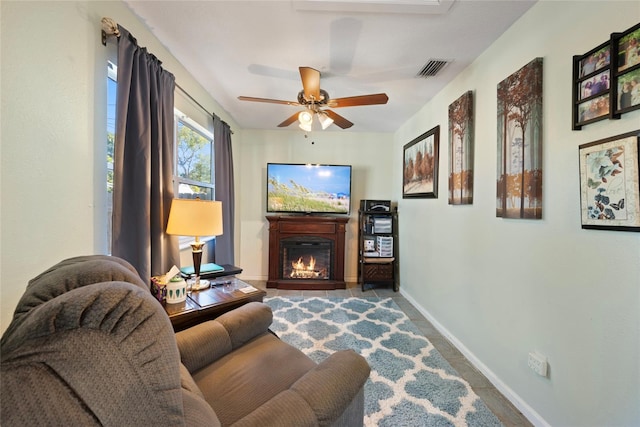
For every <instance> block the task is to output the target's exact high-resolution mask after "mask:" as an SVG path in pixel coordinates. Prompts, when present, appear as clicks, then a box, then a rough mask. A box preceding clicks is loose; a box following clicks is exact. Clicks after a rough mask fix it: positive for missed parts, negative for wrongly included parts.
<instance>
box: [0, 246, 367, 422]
mask: <svg viewBox="0 0 640 427" xmlns="http://www.w3.org/2000/svg"><path fill="white" fill-rule="evenodd" d="M271 322H272V313H271V309H270V308H269V307H268V306H267V305H265V304H262V303H250V304H247V305H244V306H242V307H240V308H238V309H236V310H233V311H231V312H229V313H226V314H224V315H222V316H220V317H219V318H218V319H216V320H213V321H208V322H204V323H202V324H199V325H196V326H194V327H192V328H190V329H187V330H185V331H182V332H179V333H177V334H174V332H173V329H172V327H171V323H170V321H169V318H168V316H167V315H166V312H165V311H164V309H163V307H162V306H161V305H160V303H159V302H158V301H157V300H155V299H154V298H153V296H152V295H151V293H150V292H149V289H148V285H147V284H145V283H144V282H143V281H141V280H140V277H139V276H138V274H137V272H136V271H135V269H134V268H133V267H131V265H130V264H128V263H127V262H125V261H123V260H121V259H118V258H115V257H108V256H99V255H94V256H85V257H77V258H71V259H68V260H65V261H62V262H60V263H59V264H56V265H55V266H53V267H52V268H50V269H49V270H47V271H45V272H44V273H42V274H41V275H39V276H37V277H36V278H34V279H32V280H31V281H30V282H29V285H28V286H27V289H26V291H25V293H24V295H23V297H22V298H21V300H20V302H19V303H18V306H17V308H16V310H15V313H14V318H13V321H12V322H11V324H10V325H9V327H8V328H7V330H6V331H5V333H4V335H3V336H2V340H1V341H0V352H1V355H0V361H1V372H0V375H1V376H0V424H1V425H3V426H5V427H7V426H26V425H83V426H84V425H104V426H152V425H153V426H160V425H172V426H173V425H186V426H201V425H202V426H221V425H222V426H227V425H234V426H296V427H297V426H317V425H342V426H355V425H362V421H363V413H364V397H363V396H364V395H363V387H364V383H365V382H366V380H367V378H368V376H369V366H368V364H367V362H366V361H365V360H364V358H362V357H361V356H359V355H357V354H356V353H355V352H353V351H351V350H347V351H342V352H337V353H334V354H333V355H331V356H330V357H328V358H327V359H326V360H325V361H324V362H322V363H320V364H316V363H315V362H313V361H312V360H311V359H309V358H308V357H307V356H305V355H304V354H303V353H302V352H300V351H299V350H297V349H296V348H294V347H292V346H290V345H288V344H286V343H284V342H282V341H281V340H279V339H278V338H277V337H276V336H275V335H273V334H271V333H270V332H269V330H268V328H269V326H270V324H271Z"/></svg>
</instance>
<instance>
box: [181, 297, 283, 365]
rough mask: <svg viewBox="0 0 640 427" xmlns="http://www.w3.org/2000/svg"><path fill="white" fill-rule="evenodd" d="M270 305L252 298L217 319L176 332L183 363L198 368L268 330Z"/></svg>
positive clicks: (271, 319) (270, 314) (271, 315)
mask: <svg viewBox="0 0 640 427" xmlns="http://www.w3.org/2000/svg"><path fill="white" fill-rule="evenodd" d="M272 321H273V313H272V312H271V308H270V307H269V306H268V305H266V304H263V303H260V302H250V303H248V304H245V305H243V306H241V307H238V308H236V309H235V310H232V311H230V312H228V313H225V314H223V315H222V316H220V317H218V318H217V319H215V320H210V321H208V322H203V323H200V324H199V325H196V326H193V327H191V328H189V329H185V330H184V331H180V332H177V333H176V339H177V342H178V349H179V351H180V358H181V359H182V363H183V364H184V365H185V366H186V367H187V369H188V370H189V372H191V373H193V372H196V371H198V370H200V369H202V368H203V367H205V366H207V365H209V364H211V363H213V362H214V361H216V360H218V359H219V358H221V357H222V356H224V355H225V354H228V353H230V352H231V351H233V350H234V349H236V348H238V347H240V346H242V345H243V344H244V343H246V342H247V341H249V340H251V339H253V338H255V337H257V336H259V335H262V334H264V333H266V332H268V331H269V326H270V325H271V322H272Z"/></svg>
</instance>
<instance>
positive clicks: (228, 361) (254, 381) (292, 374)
mask: <svg viewBox="0 0 640 427" xmlns="http://www.w3.org/2000/svg"><path fill="white" fill-rule="evenodd" d="M315 366H316V364H315V362H313V361H312V360H311V359H309V358H308V357H307V356H305V355H304V353H302V352H301V351H300V350H298V349H296V348H294V347H292V346H290V345H288V344H286V343H284V342H282V341H280V340H279V339H278V338H277V337H275V336H274V335H272V334H270V333H265V334H263V335H261V336H259V337H257V338H255V339H253V340H252V341H249V342H248V343H246V344H245V345H244V346H242V347H240V348H238V349H237V350H235V351H233V353H231V354H228V355H226V356H224V357H222V358H221V359H219V360H217V361H216V362H214V363H212V364H211V365H209V366H207V367H205V368H204V369H201V370H200V371H198V372H196V373H194V374H193V378H194V380H195V381H196V384H197V385H198V387H199V388H200V390H202V393H203V394H204V397H205V399H206V401H207V402H208V403H209V405H211V407H212V408H213V410H214V411H215V413H216V414H217V415H218V418H219V419H220V421H221V422H222V424H223V425H229V424H233V423H234V422H236V421H238V420H240V419H241V418H243V417H244V416H245V415H247V414H249V413H251V412H253V411H254V410H255V409H256V408H258V407H259V406H261V405H263V404H264V403H265V402H267V401H268V400H270V399H271V398H272V397H273V396H275V395H277V394H279V393H281V392H283V391H285V390H288V389H289V387H291V385H292V384H293V383H295V382H296V381H297V380H298V379H299V378H300V377H301V376H303V375H304V374H305V373H306V372H307V371H309V370H310V369H313V368H314V367H315Z"/></svg>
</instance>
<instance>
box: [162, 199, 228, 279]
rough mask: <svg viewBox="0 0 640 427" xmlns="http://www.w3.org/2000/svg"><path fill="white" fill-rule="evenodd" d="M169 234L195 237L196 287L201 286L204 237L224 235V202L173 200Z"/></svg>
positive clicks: (168, 225)
mask: <svg viewBox="0 0 640 427" xmlns="http://www.w3.org/2000/svg"><path fill="white" fill-rule="evenodd" d="M167 234H176V235H179V236H193V237H195V238H196V240H195V242H191V243H190V244H191V250H192V253H193V270H194V273H195V284H194V287H196V288H198V287H199V286H200V265H201V263H202V247H203V246H204V242H201V241H200V237H202V236H219V235H221V234H222V202H217V201H212V200H200V199H173V202H172V203H171V210H170V211H169V221H168V224H167Z"/></svg>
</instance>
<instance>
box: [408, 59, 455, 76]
mask: <svg viewBox="0 0 640 427" xmlns="http://www.w3.org/2000/svg"><path fill="white" fill-rule="evenodd" d="M448 63H449V61H447V60H444V59H430V60H429V61H427V63H426V64H425V65H424V67H422V69H421V70H420V71H419V72H418V74H417V75H416V77H433V76H435V75H436V74H438V73H439V72H440V70H442V69H443V68H444V67H446V66H447V64H448Z"/></svg>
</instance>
